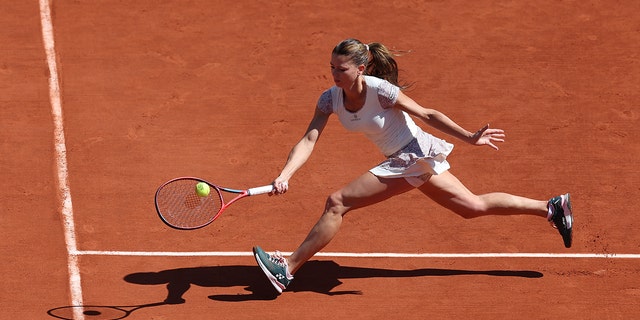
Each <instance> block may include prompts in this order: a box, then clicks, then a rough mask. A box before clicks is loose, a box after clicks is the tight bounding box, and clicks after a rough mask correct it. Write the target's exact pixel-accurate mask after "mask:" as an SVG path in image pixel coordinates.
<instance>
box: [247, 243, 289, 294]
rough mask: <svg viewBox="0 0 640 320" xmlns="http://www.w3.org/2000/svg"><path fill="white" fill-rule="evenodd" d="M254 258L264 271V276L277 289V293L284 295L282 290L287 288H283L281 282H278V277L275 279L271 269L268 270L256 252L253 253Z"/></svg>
mask: <svg viewBox="0 0 640 320" xmlns="http://www.w3.org/2000/svg"><path fill="white" fill-rule="evenodd" d="M253 256H254V258H255V259H256V262H257V263H258V266H260V269H262V272H263V273H264V275H265V276H267V279H269V282H271V285H272V286H273V287H274V288H275V289H276V291H278V293H282V290H284V289H285V288H283V287H281V286H282V285H281V284H280V282H278V279H276V277H274V276H273V275H272V274H271V272H269V269H267V267H266V266H265V265H264V264H263V263H262V261H261V260H260V257H259V256H258V254H257V253H256V252H255V251H254V252H253Z"/></svg>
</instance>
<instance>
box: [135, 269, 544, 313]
mask: <svg viewBox="0 0 640 320" xmlns="http://www.w3.org/2000/svg"><path fill="white" fill-rule="evenodd" d="M458 275H482V276H493V277H520V278H541V277H543V274H542V273H540V272H537V271H527V270H523V271H512V270H458V269H414V270H391V269H378V268H362V267H349V266H341V265H339V264H337V263H335V262H334V261H317V260H313V261H309V262H307V263H305V264H304V265H303V266H302V268H300V270H299V271H298V272H297V273H296V279H295V281H293V282H292V283H291V285H290V286H289V287H288V288H287V291H292V292H315V293H319V294H325V295H330V296H335V295H346V294H351V295H353V294H355V295H357V294H362V292H361V291H340V290H337V291H336V290H334V289H336V288H337V287H339V286H340V285H341V284H342V282H341V281H340V279H363V278H407V277H443V276H458ZM124 280H125V281H127V282H129V283H133V284H140V285H166V288H167V298H166V299H165V303H171V304H176V303H184V302H185V300H184V298H183V295H184V294H185V293H186V292H187V291H188V290H189V288H191V286H192V285H195V286H200V287H211V288H224V287H237V286H244V290H246V291H247V292H248V293H247V294H233V295H223V294H220V295H211V296H209V298H210V299H212V300H216V301H229V302H233V301H236V302H238V301H250V300H273V299H275V298H276V297H277V296H278V295H277V294H276V292H275V290H274V289H273V288H272V287H271V284H270V283H269V282H268V280H267V279H266V277H265V276H264V274H263V273H262V271H261V270H260V268H258V267H257V266H239V265H236V266H215V267H195V268H180V269H171V270H163V271H159V272H139V273H132V274H129V275H127V276H125V277H124Z"/></svg>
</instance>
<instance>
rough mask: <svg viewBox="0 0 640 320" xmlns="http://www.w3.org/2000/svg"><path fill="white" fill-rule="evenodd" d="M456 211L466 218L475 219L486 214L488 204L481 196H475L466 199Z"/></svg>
mask: <svg viewBox="0 0 640 320" xmlns="http://www.w3.org/2000/svg"><path fill="white" fill-rule="evenodd" d="M456 211H457V213H458V214H459V215H460V216H461V217H463V218H465V219H473V218H477V217H481V216H484V215H486V214H487V211H488V206H487V204H486V203H485V202H484V201H482V199H481V198H480V197H473V198H471V199H468V200H466V201H464V202H463V203H462V205H461V206H460V207H459V208H458V209H457V210H456Z"/></svg>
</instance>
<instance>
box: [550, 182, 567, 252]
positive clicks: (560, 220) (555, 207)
mask: <svg viewBox="0 0 640 320" xmlns="http://www.w3.org/2000/svg"><path fill="white" fill-rule="evenodd" d="M547 210H548V214H547V220H548V221H549V222H551V225H552V226H553V227H554V228H556V229H558V231H559V232H560V235H561V236H562V240H563V241H564V246H565V247H566V248H571V242H572V238H573V233H572V228H573V212H572V211H571V200H570V198H569V194H568V193H567V194H563V195H560V196H557V197H553V198H551V200H549V202H548V203H547Z"/></svg>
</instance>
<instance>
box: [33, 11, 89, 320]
mask: <svg viewBox="0 0 640 320" xmlns="http://www.w3.org/2000/svg"><path fill="white" fill-rule="evenodd" d="M40 22H41V24H42V39H43V42H44V49H45V53H46V55H47V64H48V66H49V99H50V102H51V113H52V116H53V122H54V141H55V158H56V171H57V174H58V197H59V200H60V209H61V212H62V218H63V222H64V240H65V243H66V245H67V267H68V270H69V289H70V291H71V305H74V306H81V305H82V286H81V280H80V268H79V267H78V255H76V254H75V253H76V252H77V251H78V249H77V244H76V232H75V224H74V221H73V205H72V203H71V192H70V189H69V177H68V168H67V147H66V143H65V139H64V126H63V120H62V102H61V98H60V82H59V80H58V66H57V64H56V50H55V45H54V41H53V23H52V21H51V8H50V6H49V0H40ZM82 311H83V310H82V308H74V316H75V319H77V320H82V319H84V314H83V313H82Z"/></svg>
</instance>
